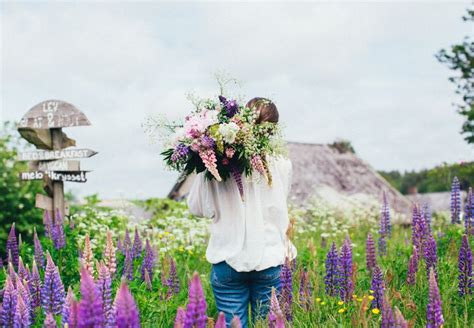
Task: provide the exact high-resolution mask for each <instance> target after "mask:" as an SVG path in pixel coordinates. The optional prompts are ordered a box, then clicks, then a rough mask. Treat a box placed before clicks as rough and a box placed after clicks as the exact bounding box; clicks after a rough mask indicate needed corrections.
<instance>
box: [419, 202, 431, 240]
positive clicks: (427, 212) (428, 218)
mask: <svg viewBox="0 0 474 328" xmlns="http://www.w3.org/2000/svg"><path fill="white" fill-rule="evenodd" d="M421 213H422V216H423V218H424V220H425V224H426V229H427V233H428V232H431V210H430V206H429V205H428V203H425V204H424V205H423V208H422V209H421Z"/></svg>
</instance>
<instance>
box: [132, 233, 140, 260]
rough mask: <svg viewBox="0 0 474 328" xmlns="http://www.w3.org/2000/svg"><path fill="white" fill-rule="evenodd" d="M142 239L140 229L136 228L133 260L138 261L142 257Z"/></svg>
mask: <svg viewBox="0 0 474 328" xmlns="http://www.w3.org/2000/svg"><path fill="white" fill-rule="evenodd" d="M142 248H143V244H142V239H141V238H140V234H139V233H138V228H137V227H135V236H134V238H133V246H132V258H134V259H136V258H139V257H140V256H141V255H142Z"/></svg>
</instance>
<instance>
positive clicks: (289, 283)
mask: <svg viewBox="0 0 474 328" xmlns="http://www.w3.org/2000/svg"><path fill="white" fill-rule="evenodd" d="M280 282H281V291H280V305H281V307H282V310H283V313H284V314H285V318H286V320H287V321H288V322H291V321H292V320H293V315H292V313H291V307H292V304H293V276H292V274H291V266H290V260H289V259H288V258H286V260H285V263H283V265H282V266H281V271H280Z"/></svg>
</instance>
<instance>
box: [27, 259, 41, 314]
mask: <svg viewBox="0 0 474 328" xmlns="http://www.w3.org/2000/svg"><path fill="white" fill-rule="evenodd" d="M28 286H29V288H30V295H31V307H32V308H33V309H36V308H37V307H38V306H40V305H41V288H42V283H41V277H40V274H39V272H38V267H37V265H36V261H35V260H33V267H32V269H31V277H30V279H29V281H28Z"/></svg>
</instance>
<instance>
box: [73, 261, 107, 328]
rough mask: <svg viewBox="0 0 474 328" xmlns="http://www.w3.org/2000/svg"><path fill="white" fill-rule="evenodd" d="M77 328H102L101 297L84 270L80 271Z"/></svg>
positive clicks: (92, 280) (102, 311)
mask: <svg viewBox="0 0 474 328" xmlns="http://www.w3.org/2000/svg"><path fill="white" fill-rule="evenodd" d="M77 319H78V323H77V327H78V328H89V327H103V326H104V310H103V307H102V297H101V295H100V294H99V292H98V290H97V288H96V285H95V283H94V279H93V278H92V276H91V275H90V273H89V271H87V269H86V268H84V267H83V268H82V269H81V301H80V303H79V307H78V316H77Z"/></svg>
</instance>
